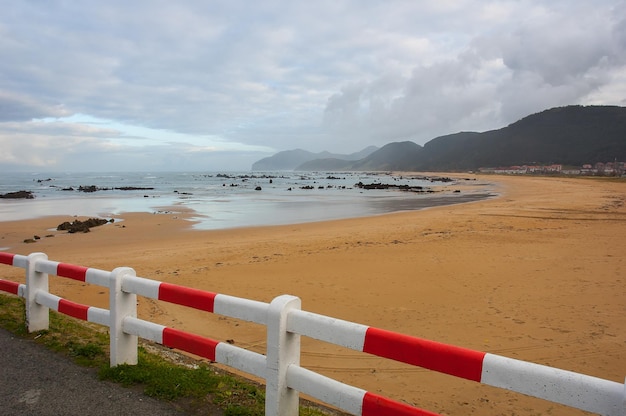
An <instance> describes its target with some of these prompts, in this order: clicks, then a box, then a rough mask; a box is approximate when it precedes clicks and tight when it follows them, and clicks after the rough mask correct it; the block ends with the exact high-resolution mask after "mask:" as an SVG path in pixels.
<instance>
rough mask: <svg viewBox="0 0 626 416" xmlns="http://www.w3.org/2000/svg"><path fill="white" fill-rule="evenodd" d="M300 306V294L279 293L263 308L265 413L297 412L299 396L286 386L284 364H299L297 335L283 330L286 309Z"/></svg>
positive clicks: (290, 414) (270, 415)
mask: <svg viewBox="0 0 626 416" xmlns="http://www.w3.org/2000/svg"><path fill="white" fill-rule="evenodd" d="M300 307H301V301H300V298H298V297H295V296H290V295H282V296H278V297H277V298H275V299H274V300H273V301H272V302H271V303H270V306H269V308H268V311H267V358H266V375H265V379H266V391H265V415H266V416H294V415H297V414H298V404H299V396H298V392H297V391H296V390H293V389H290V388H289V387H287V368H288V367H289V366H290V365H291V364H294V365H300V335H299V334H294V333H291V332H287V317H288V314H289V311H290V310H292V309H300Z"/></svg>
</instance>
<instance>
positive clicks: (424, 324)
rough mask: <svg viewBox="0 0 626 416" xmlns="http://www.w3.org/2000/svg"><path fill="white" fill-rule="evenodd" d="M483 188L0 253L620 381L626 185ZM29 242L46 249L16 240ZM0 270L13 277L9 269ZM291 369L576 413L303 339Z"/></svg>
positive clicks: (256, 344)
mask: <svg viewBox="0 0 626 416" xmlns="http://www.w3.org/2000/svg"><path fill="white" fill-rule="evenodd" d="M480 179H481V180H483V181H490V182H495V183H497V185H498V187H499V191H500V192H501V196H500V197H499V198H496V199H491V200H486V201H481V202H474V203H470V204H463V205H455V206H445V207H437V208H431V209H427V210H423V211H414V212H405V213H397V214H388V215H382V216H377V217H372V218H359V219H350V220H341V221H331V222H321V223H311V224H298V225H289V226H278V227H259V228H245V229H233V230H223V231H196V230H192V229H191V228H190V227H189V222H187V221H185V220H184V219H183V217H184V215H185V213H177V214H163V215H154V214H135V213H128V214H124V215H122V216H121V217H123V219H124V221H123V222H118V223H115V224H109V225H106V226H103V227H99V228H96V229H93V230H92V232H91V233H88V234H80V235H77V234H74V235H68V234H60V233H57V232H55V231H47V230H49V229H51V228H54V227H56V225H57V224H59V223H60V222H62V221H64V220H66V219H67V218H58V217H57V218H44V219H38V220H31V221H17V222H0V247H10V249H9V251H11V252H14V253H18V254H28V253H31V252H35V251H41V252H45V253H47V254H48V255H49V258H50V259H51V260H56V261H61V262H66V263H74V264H79V265H83V266H89V267H96V268H100V269H104V270H112V269H113V268H115V267H118V266H130V267H133V268H134V269H135V270H136V271H137V274H138V275H139V276H142V277H146V278H151V279H155V280H161V281H167V282H172V283H177V284H181V285H185V286H190V287H196V288H201V289H205V290H209V291H213V292H218V293H224V294H228V295H234V296H240V297H245V298H250V299H255V300H260V301H268V302H269V301H270V300H271V299H272V298H274V297H275V296H278V295H281V294H292V295H296V296H299V297H300V298H302V304H303V309H305V310H309V311H312V312H316V313H321V314H325V315H329V316H333V317H337V318H341V319H345V320H349V321H353V322H357V323H361V324H365V325H370V326H375V327H380V328H384V329H389V330H392V331H396V332H401V333H405V334H409V335H414V336H418V337H423V338H427V339H432V340H435V341H440V342H445V343H450V344H454V345H459V346H463V347H467V348H471V349H476V350H480V351H487V352H491V353H495V354H499V355H504V356H507V357H512V358H517V359H521V360H526V361H531V362H536V363H540V364H546V365H550V366H554V367H558V368H563V369H567V370H571V371H575V372H581V373H584V374H589V375H593V376H597V377H602V378H606V379H609V380H613V381H617V382H623V381H624V377H625V376H626V320H625V318H624V317H625V315H626V294H625V290H624V273H625V271H626V269H625V267H626V264H624V257H625V256H624V253H625V252H626V250H625V249H626V240H625V236H626V205H625V201H626V182H624V181H618V180H589V179H563V178H534V177H496V176H490V177H482V178H480ZM468 186H469V185H468ZM463 192H464V191H463ZM34 234H37V235H40V236H41V237H42V239H41V240H38V242H37V243H35V244H25V243H23V242H22V241H23V240H24V239H25V238H29V237H32V236H33V235H34ZM45 235H54V238H52V237H44V236H45ZM1 270H2V276H3V277H8V278H11V279H14V280H18V281H23V273H22V270H21V269H16V268H8V267H7V268H4V267H3V268H2V269H1ZM51 289H52V291H53V292H54V293H56V294H58V295H60V296H64V297H67V298H68V299H71V300H74V301H78V302H82V303H87V304H92V305H96V306H101V307H108V305H107V300H108V297H107V296H108V295H107V294H106V292H105V289H102V288H94V287H89V286H88V285H85V284H82V283H79V282H74V281H70V280H67V279H60V278H51ZM139 315H140V317H142V318H144V319H149V320H153V321H156V322H159V323H162V324H164V325H169V326H174V327H177V328H180V329H185V330H189V331H193V332H197V333H200V334H204V335H206V336H210V337H212V338H215V339H219V340H227V339H232V340H234V342H235V344H236V345H238V346H241V347H244V348H249V349H251V350H254V351H258V352H263V351H264V348H265V342H264V328H262V327H259V326H256V325H251V324H247V323H241V322H237V321H235V320H233V319H231V318H224V317H219V316H216V315H211V314H205V313H200V312H195V311H192V310H188V309H185V308H181V307H177V306H175V305H169V304H166V303H158V302H156V301H152V300H146V299H140V310H139ZM302 364H303V366H305V367H308V368H310V369H313V370H316V371H319V372H320V373H323V374H326V375H329V376H331V377H333V378H336V379H339V380H341V381H344V382H346V383H349V384H352V385H355V386H358V387H360V388H363V389H366V390H369V391H372V392H376V393H379V394H383V395H386V396H389V397H392V398H395V399H398V400H402V401H406V402H408V403H410V404H413V405H416V406H419V407H423V408H425V409H428V410H431V411H435V412H439V413H441V414H449V415H467V414H481V415H482V414H491V415H504V414H507V415H512V414H515V415H537V414H550V415H571V414H584V413H583V412H580V411H575V410H573V409H570V408H566V407H563V406H559V405H556V404H553V403H549V402H546V401H543V400H539V399H533V398H528V397H526V396H523V395H520V394H516V393H511V392H506V391H504V390H499V389H495V388H491V387H488V386H483V385H480V384H478V383H474V382H470V381H465V380H460V379H456V378H454V377H451V376H447V375H442V374H437V373H433V372H430V371H427V370H423V369H420V368H415V367H411V366H408V365H403V364H399V363H395V362H392V361H389V360H384V359H379V358H377V357H373V356H369V355H366V354H362V353H357V352H353V351H349V350H346V349H342V348H339V347H335V346H333V345H329V344H324V343H319V342H315V341H312V340H308V339H303V353H302Z"/></svg>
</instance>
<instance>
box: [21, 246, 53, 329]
mask: <svg viewBox="0 0 626 416" xmlns="http://www.w3.org/2000/svg"><path fill="white" fill-rule="evenodd" d="M39 260H48V256H47V255H46V254H44V253H31V254H29V255H28V263H27V264H26V296H25V298H26V327H27V329H28V332H36V331H41V330H45V329H48V328H49V327H50V309H49V308H48V307H46V306H43V305H40V304H38V303H37V302H36V301H35V296H36V295H37V292H38V291H40V290H43V291H44V292H48V273H41V272H38V271H37V270H35V265H36V263H37V262H38V261H39Z"/></svg>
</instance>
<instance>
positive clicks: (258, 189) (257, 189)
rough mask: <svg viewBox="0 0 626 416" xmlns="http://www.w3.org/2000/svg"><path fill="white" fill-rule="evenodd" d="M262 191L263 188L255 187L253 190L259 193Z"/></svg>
mask: <svg viewBox="0 0 626 416" xmlns="http://www.w3.org/2000/svg"><path fill="white" fill-rule="evenodd" d="M262 189H263V188H261V187H260V186H257V187H256V188H254V190H255V191H260V190H262Z"/></svg>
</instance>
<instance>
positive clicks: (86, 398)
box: [0, 329, 183, 416]
mask: <svg viewBox="0 0 626 416" xmlns="http://www.w3.org/2000/svg"><path fill="white" fill-rule="evenodd" d="M0 351H1V353H0V374H1V377H0V414H2V415H5V416H12V415H20V416H25V415H26V416H29V415H33V416H34V415H37V416H46V415H50V416H52V415H54V416H59V415H76V416H79V415H80V416H85V415H94V416H98V415H103V416H104V415H107V416H108V415H151V416H161V415H168V416H170V415H178V416H181V415H183V413H180V412H177V411H176V410H175V409H174V408H173V407H172V406H171V405H169V404H167V403H165V402H160V401H158V400H155V399H152V398H150V397H147V396H145V395H144V394H143V393H142V392H140V391H137V390H133V389H129V388H124V387H122V386H120V385H117V384H114V383H110V382H106V381H99V380H98V378H97V375H96V370H94V369H90V368H84V367H81V366H78V365H76V364H74V363H73V362H72V361H70V359H69V358H67V357H64V356H62V355H60V354H58V353H55V352H53V351H50V350H48V349H46V348H44V347H43V346H41V345H38V344H36V343H35V342H33V341H31V340H28V339H23V338H18V337H15V336H14V335H13V334H11V333H10V332H7V331H6V330H4V329H0Z"/></svg>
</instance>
